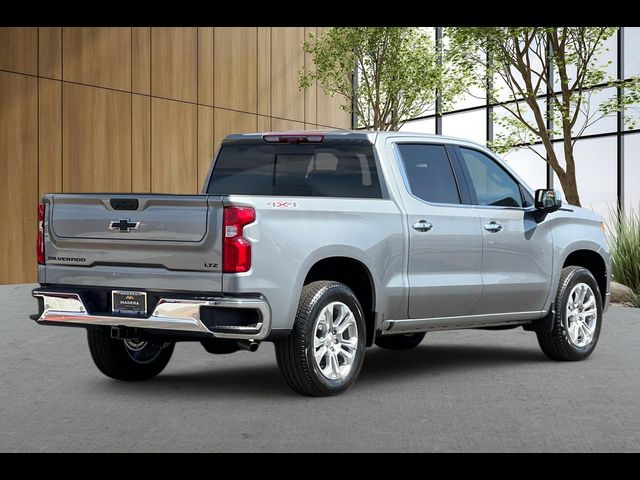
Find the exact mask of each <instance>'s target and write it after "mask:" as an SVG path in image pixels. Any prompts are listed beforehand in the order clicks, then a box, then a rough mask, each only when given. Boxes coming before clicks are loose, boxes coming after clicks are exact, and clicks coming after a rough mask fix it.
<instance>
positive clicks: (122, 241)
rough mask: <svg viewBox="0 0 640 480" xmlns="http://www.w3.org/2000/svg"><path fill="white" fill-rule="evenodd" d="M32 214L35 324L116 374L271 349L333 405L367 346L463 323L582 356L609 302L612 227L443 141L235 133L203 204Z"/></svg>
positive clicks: (407, 136) (466, 147)
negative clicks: (203, 354) (80, 340)
mask: <svg viewBox="0 0 640 480" xmlns="http://www.w3.org/2000/svg"><path fill="white" fill-rule="evenodd" d="M38 220H39V234H38V245H37V248H38V263H39V265H38V281H39V283H40V286H39V287H38V288H36V289H35V290H34V291H33V296H34V297H35V298H36V299H37V301H38V313H37V314H35V315H32V316H31V318H33V319H34V320H37V322H38V323H41V324H46V325H68V326H77V327H83V328H86V329H87V332H88V343H89V350H90V352H91V356H92V357H93V361H94V362H95V364H96V366H97V367H98V369H100V371H102V373H104V374H105V375H107V376H109V377H112V378H116V379H119V380H144V379H149V378H152V377H154V376H155V375H157V374H159V373H160V372H161V371H162V370H163V369H164V367H165V366H166V365H167V363H168V362H169V359H170V357H171V355H172V352H173V349H174V345H175V342H179V341H198V342H201V344H202V345H203V347H204V348H205V349H206V350H207V351H208V352H210V353H215V354H222V353H231V352H234V351H236V350H239V349H246V350H250V351H254V350H255V349H256V348H258V346H259V344H260V343H261V342H263V341H271V342H274V343H275V350H276V356H277V363H278V366H279V368H280V370H281V372H282V374H283V376H284V379H285V380H286V382H287V384H288V385H289V386H290V387H291V388H292V389H293V390H295V391H296V392H299V393H301V394H305V395H311V396H324V395H334V394H338V393H341V392H344V391H345V390H346V389H348V388H349V387H350V386H351V385H352V384H353V383H354V382H355V380H356V378H357V376H358V373H359V372H360V369H361V367H362V364H363V360H364V354H365V347H368V346H371V345H373V344H376V345H377V346H379V347H382V348H387V349H394V350H402V349H408V348H412V347H415V346H416V345H418V344H419V343H420V342H421V341H422V339H423V338H424V336H425V333H426V332H428V331H433V330H450V329H463V328H464V329H469V328H478V329H503V328H515V327H518V326H522V327H523V328H524V329H525V330H530V331H533V332H535V333H536V335H537V338H538V342H539V344H540V347H541V348H542V351H543V352H544V353H545V354H546V355H547V356H548V357H550V358H551V359H553V360H568V361H571V360H581V359H583V358H586V357H587V356H588V355H589V354H591V352H592V351H593V349H594V348H595V346H596V343H597V341H598V336H599V333H600V327H601V324H602V315H603V312H604V311H605V309H606V308H607V305H608V298H609V284H610V276H611V273H610V272H611V268H610V258H609V252H608V248H607V244H606V242H605V237H604V234H603V226H602V220H601V219H600V218H599V217H598V216H597V215H596V214H594V213H593V212H591V211H589V210H585V209H582V208H578V207H574V206H569V205H567V206H562V203H561V200H560V196H559V192H557V191H554V190H537V191H535V192H533V191H531V190H530V189H529V187H528V186H526V185H525V183H524V182H523V181H522V180H521V179H520V178H519V177H518V176H517V175H516V174H515V173H513V172H512V171H511V170H510V169H509V168H508V167H507V166H506V165H505V164H504V163H503V162H502V161H501V160H500V159H499V158H497V157H496V156H495V155H494V154H493V153H492V152H491V151H489V150H487V149H486V148H484V147H482V146H480V145H477V144H475V143H471V142H468V141H465V140H460V139H453V138H447V137H441V136H432V135H423V134H412V133H402V132H363V131H327V132H311V133H310V132H303V133H294V132H283V133H265V134H258V133H256V134H245V135H230V136H228V137H227V138H226V139H225V140H224V141H223V142H222V146H221V148H220V150H219V152H218V155H217V158H216V160H215V162H214V163H213V166H212V168H211V170H210V172H209V175H208V178H207V180H206V182H205V184H204V186H203V189H202V193H201V194H200V195H161V194H159V195H152V194H115V193H96V194H47V195H45V196H44V197H43V199H42V203H41V204H40V205H39V219H38Z"/></svg>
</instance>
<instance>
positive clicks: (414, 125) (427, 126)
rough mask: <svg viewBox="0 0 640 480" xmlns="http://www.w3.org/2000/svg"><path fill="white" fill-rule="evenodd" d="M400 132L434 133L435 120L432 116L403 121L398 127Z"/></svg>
mask: <svg viewBox="0 0 640 480" xmlns="http://www.w3.org/2000/svg"><path fill="white" fill-rule="evenodd" d="M400 131H401V132H417V133H431V134H434V133H436V121H435V119H434V118H421V119H419V120H411V121H410V122H405V124H404V125H402V127H400Z"/></svg>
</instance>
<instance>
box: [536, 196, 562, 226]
mask: <svg viewBox="0 0 640 480" xmlns="http://www.w3.org/2000/svg"><path fill="white" fill-rule="evenodd" d="M561 206H562V194H561V193H560V190H546V189H540V190H536V198H535V207H536V212H535V213H536V219H537V220H538V221H541V220H543V219H544V217H545V216H546V215H547V213H551V212H555V211H556V210H558V209H559V208H560V207H561Z"/></svg>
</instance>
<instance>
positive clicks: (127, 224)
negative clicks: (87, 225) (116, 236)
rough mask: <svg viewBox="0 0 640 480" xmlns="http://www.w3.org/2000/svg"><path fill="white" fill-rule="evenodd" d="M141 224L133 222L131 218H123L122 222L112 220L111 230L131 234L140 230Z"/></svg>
mask: <svg viewBox="0 0 640 480" xmlns="http://www.w3.org/2000/svg"><path fill="white" fill-rule="evenodd" d="M138 228H140V222H132V221H131V219H130V218H121V219H120V220H112V221H111V222H110V223H109V230H118V231H120V232H130V231H131V230H138Z"/></svg>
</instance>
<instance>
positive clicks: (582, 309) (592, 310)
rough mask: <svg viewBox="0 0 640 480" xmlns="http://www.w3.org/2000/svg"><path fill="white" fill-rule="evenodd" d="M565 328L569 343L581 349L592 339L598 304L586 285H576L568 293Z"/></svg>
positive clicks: (596, 320)
mask: <svg viewBox="0 0 640 480" xmlns="http://www.w3.org/2000/svg"><path fill="white" fill-rule="evenodd" d="M565 317H566V318H565V322H566V323H565V327H566V329H567V333H568V335H569V339H570V340H571V343H573V344H574V345H575V346H576V347H579V348H583V347H586V346H587V345H589V344H590V343H591V342H592V341H593V338H594V335H595V331H596V324H597V322H598V304H597V302H596V296H595V294H594V293H593V290H592V289H591V287H590V286H589V285H587V284H586V283H578V284H577V285H576V286H575V287H573V288H572V289H571V292H569V299H568V300H567V307H566V315H565Z"/></svg>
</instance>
